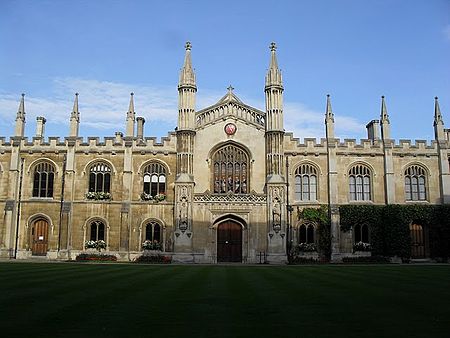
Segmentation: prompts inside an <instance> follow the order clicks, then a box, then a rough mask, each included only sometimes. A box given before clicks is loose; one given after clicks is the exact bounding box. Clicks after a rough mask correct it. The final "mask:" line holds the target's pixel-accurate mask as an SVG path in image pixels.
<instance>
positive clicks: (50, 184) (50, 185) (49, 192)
mask: <svg viewBox="0 0 450 338" xmlns="http://www.w3.org/2000/svg"><path fill="white" fill-rule="evenodd" d="M54 175H55V174H53V173H49V174H48V189H47V197H53V180H54Z"/></svg>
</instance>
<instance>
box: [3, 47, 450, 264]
mask: <svg viewBox="0 0 450 338" xmlns="http://www.w3.org/2000/svg"><path fill="white" fill-rule="evenodd" d="M270 49H271V58H270V66H269V70H268V73H267V75H266V79H265V97H266V111H265V112H263V111H260V110H258V109H255V108H253V107H250V106H248V105H246V104H245V103H243V102H242V101H241V100H240V99H239V98H238V97H237V96H236V95H235V94H234V93H233V91H232V88H231V87H230V88H229V89H228V92H227V93H226V95H225V96H224V97H223V98H222V99H220V100H219V102H217V103H216V104H215V105H213V106H211V107H208V108H205V109H202V110H199V111H196V110H195V95H196V91H197V87H196V79H195V73H194V71H193V68H192V62H191V45H190V44H189V43H187V44H186V54H185V60H184V66H183V68H182V70H181V74H180V82H179V86H178V91H179V111H178V124H177V129H176V132H173V133H170V134H169V135H168V137H165V138H163V139H162V142H161V143H157V142H156V139H155V138H151V137H144V134H143V130H144V128H143V127H144V122H145V120H144V119H143V118H142V117H136V113H135V110H134V103H133V95H132V96H131V99H130V106H129V109H128V112H127V115H126V133H125V136H124V135H123V134H122V133H119V132H118V133H116V135H115V137H106V138H105V139H104V140H100V139H99V138H98V137H89V138H88V139H87V140H84V139H83V138H81V137H78V129H79V123H80V112H79V111H78V95H76V97H75V102H74V108H73V111H72V113H71V117H70V134H69V136H68V137H66V138H65V139H64V140H61V139H59V138H57V137H50V138H48V139H47V140H46V139H45V138H44V126H45V118H43V117H38V118H37V129H36V136H35V137H33V138H32V139H31V140H29V139H28V138H27V137H24V125H25V103H24V98H23V97H22V100H21V102H20V105H19V110H18V113H17V118H16V128H15V135H14V136H13V137H11V138H10V141H9V142H8V141H6V139H5V138H0V187H1V190H0V208H1V209H2V210H4V214H3V218H2V219H1V223H0V256H1V257H16V258H29V257H32V256H41V257H46V258H49V259H75V257H76V255H77V254H79V253H81V252H84V251H85V250H86V248H85V244H86V242H87V241H89V240H93V241H97V240H104V241H105V242H106V251H107V252H109V253H111V254H115V255H116V256H117V257H118V258H119V259H120V260H132V259H134V258H135V257H137V256H138V255H140V254H142V244H143V242H144V241H145V240H150V241H152V242H153V243H156V245H160V246H161V250H162V251H163V252H164V253H165V254H166V255H172V256H173V259H174V260H176V261H180V262H202V263H204V262H205V263H216V262H223V261H234V262H242V263H254V262H259V261H260V258H261V257H262V256H261V254H262V253H264V254H265V255H266V259H267V260H268V261H269V262H284V261H286V246H287V243H288V241H290V242H291V243H292V244H294V245H296V244H299V243H314V242H315V241H317V236H316V234H315V231H316V229H315V228H314V225H312V226H308V227H305V226H304V225H302V224H301V223H299V222H298V221H297V219H298V213H299V212H300V211H301V210H302V208H305V207H318V206H320V205H327V206H328V207H329V210H330V215H331V223H332V224H331V233H332V258H333V259H335V260H339V259H340V257H343V256H345V255H352V251H353V244H354V243H355V242H356V241H363V242H367V241H368V236H369V234H367V233H364V231H362V232H361V229H359V230H358V233H357V232H356V231H353V232H341V231H340V227H339V212H338V206H339V205H343V204H349V203H350V204H351V203H357V204H358V203H368V204H380V205H382V204H405V203H425V204H442V203H450V173H449V157H450V152H449V150H448V149H449V135H450V132H449V130H448V129H444V124H443V121H442V116H441V112H440V109H439V104H438V101H437V98H436V100H435V114H434V115H435V116H434V128H435V135H436V137H435V140H434V141H432V142H431V143H427V142H426V141H415V143H412V142H411V141H409V140H400V142H399V143H396V142H395V141H394V140H392V139H391V137H390V123H389V116H388V113H387V109H386V104H385V101H384V98H383V99H382V105H381V119H380V120H373V121H371V122H370V123H369V124H368V125H367V129H368V139H365V140H361V142H359V143H358V142H356V141H355V140H352V139H346V140H344V141H342V140H339V139H337V138H335V137H334V115H333V112H332V109H331V102H330V97H329V96H328V97H327V104H326V113H325V130H326V138H323V139H321V140H320V141H316V139H308V138H307V139H305V140H304V142H303V143H300V142H299V140H298V139H296V138H294V137H293V135H292V134H291V133H288V132H285V130H284V126H283V83H282V77H281V72H280V70H279V68H278V65H277V59H276V47H275V44H272V45H271V48H270ZM136 124H137V126H136ZM136 129H137V131H136V132H135V130H136ZM366 232H367V231H366Z"/></svg>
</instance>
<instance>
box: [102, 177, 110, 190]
mask: <svg viewBox="0 0 450 338" xmlns="http://www.w3.org/2000/svg"><path fill="white" fill-rule="evenodd" d="M104 180H105V182H104V186H103V192H110V191H111V174H110V173H106V174H104Z"/></svg>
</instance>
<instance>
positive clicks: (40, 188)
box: [33, 162, 55, 197]
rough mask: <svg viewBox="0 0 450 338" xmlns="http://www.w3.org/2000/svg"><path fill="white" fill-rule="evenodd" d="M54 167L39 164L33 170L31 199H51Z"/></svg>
mask: <svg viewBox="0 0 450 338" xmlns="http://www.w3.org/2000/svg"><path fill="white" fill-rule="evenodd" d="M54 178H55V167H54V166H53V164H51V163H48V162H41V163H39V164H38V165H37V166H36V167H35V168H34V178H33V197H53V181H54Z"/></svg>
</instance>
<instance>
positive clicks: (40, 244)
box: [31, 219, 48, 256]
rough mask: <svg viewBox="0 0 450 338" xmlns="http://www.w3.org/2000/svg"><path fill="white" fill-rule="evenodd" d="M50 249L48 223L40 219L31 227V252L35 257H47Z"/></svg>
mask: <svg viewBox="0 0 450 338" xmlns="http://www.w3.org/2000/svg"><path fill="white" fill-rule="evenodd" d="M47 249H48V222H47V221H46V220H45V219H39V220H37V221H36V222H34V223H33V226H32V227H31V251H32V254H33V256H45V255H47Z"/></svg>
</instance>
